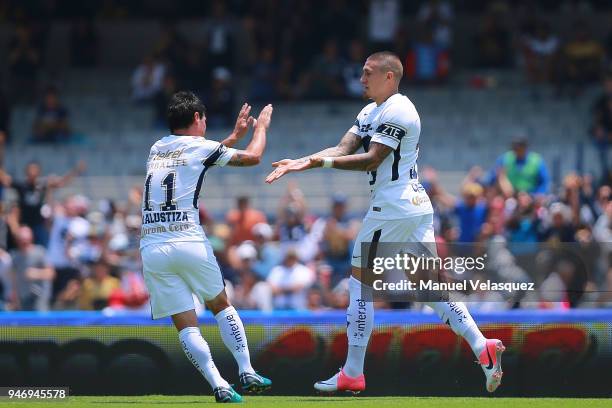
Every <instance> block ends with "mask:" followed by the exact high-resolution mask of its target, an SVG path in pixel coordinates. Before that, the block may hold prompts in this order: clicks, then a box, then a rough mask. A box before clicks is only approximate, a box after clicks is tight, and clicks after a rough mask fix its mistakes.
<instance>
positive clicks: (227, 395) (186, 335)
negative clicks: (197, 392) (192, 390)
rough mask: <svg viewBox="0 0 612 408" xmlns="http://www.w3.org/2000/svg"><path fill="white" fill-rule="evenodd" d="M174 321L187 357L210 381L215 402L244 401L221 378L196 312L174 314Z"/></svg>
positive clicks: (192, 310)
mask: <svg viewBox="0 0 612 408" xmlns="http://www.w3.org/2000/svg"><path fill="white" fill-rule="evenodd" d="M172 321H173V322H174V326H175V327H176V329H177V330H178V332H179V340H180V342H181V347H182V348H183V351H184V352H185V355H186V356H187V358H188V359H189V361H191V363H192V364H193V365H194V367H195V368H196V369H197V370H198V371H199V372H200V373H201V374H202V375H203V376H204V378H205V379H206V381H208V383H209V384H210V386H211V387H212V389H213V392H214V394H215V400H216V401H217V402H240V401H242V398H241V397H240V395H238V393H236V391H234V389H233V388H232V387H231V386H230V385H229V384H228V382H227V381H225V379H224V378H223V377H221V374H220V373H219V370H218V369H217V366H216V365H215V363H214V361H213V359H212V355H211V353H210V347H208V343H206V340H204V338H203V337H202V333H201V332H200V328H199V327H198V318H197V316H196V313H195V310H194V309H191V310H188V311H185V312H181V313H177V314H174V315H172Z"/></svg>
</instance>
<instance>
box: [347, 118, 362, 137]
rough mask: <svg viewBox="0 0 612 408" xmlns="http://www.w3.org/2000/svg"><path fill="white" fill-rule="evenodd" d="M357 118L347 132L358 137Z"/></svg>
mask: <svg viewBox="0 0 612 408" xmlns="http://www.w3.org/2000/svg"><path fill="white" fill-rule="evenodd" d="M359 126H360V125H359V116H357V119H355V123H353V126H351V128H350V129H349V130H348V131H349V132H351V133H354V134H356V135H359Z"/></svg>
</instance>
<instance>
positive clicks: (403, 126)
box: [372, 109, 411, 150]
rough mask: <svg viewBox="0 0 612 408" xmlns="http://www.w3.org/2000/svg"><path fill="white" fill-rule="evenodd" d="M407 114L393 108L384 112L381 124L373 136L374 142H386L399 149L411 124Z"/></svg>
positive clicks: (385, 143) (387, 144)
mask: <svg viewBox="0 0 612 408" xmlns="http://www.w3.org/2000/svg"><path fill="white" fill-rule="evenodd" d="M406 116H407V115H406V114H405V113H403V112H401V111H399V112H398V111H396V110H392V109H389V110H388V111H385V112H383V114H382V115H381V118H380V124H379V125H378V127H377V128H376V131H375V132H374V135H373V136H372V142H376V143H381V144H384V145H385V146H389V147H390V148H392V149H393V150H395V149H397V146H399V144H400V142H401V141H402V138H403V137H404V136H406V133H408V128H409V127H410V126H411V122H410V119H408V120H406Z"/></svg>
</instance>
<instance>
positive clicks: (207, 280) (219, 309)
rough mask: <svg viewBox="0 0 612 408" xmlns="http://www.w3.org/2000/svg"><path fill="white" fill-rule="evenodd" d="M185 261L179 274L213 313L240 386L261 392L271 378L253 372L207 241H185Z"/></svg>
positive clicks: (238, 322) (240, 327) (242, 333)
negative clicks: (181, 272) (236, 367)
mask: <svg viewBox="0 0 612 408" xmlns="http://www.w3.org/2000/svg"><path fill="white" fill-rule="evenodd" d="M182 262H184V263H185V264H186V266H189V267H188V268H187V267H186V268H185V269H182V270H183V271H184V272H183V275H182V276H183V278H184V279H185V281H186V282H187V284H188V285H189V287H190V288H191V290H192V291H193V293H194V294H195V295H196V296H197V297H198V298H199V300H200V301H201V302H204V303H205V304H206V306H207V308H208V309H209V310H210V311H211V312H212V313H213V314H214V316H215V319H216V320H217V324H218V326H219V331H220V332H221V338H222V340H223V343H224V344H225V346H226V347H227V349H228V350H229V351H230V352H231V353H232V356H233V357H234V359H235V360H236V363H237V364H238V373H239V377H240V383H241V386H242V388H243V390H245V391H247V392H261V391H264V390H266V389H268V388H270V387H271V386H272V381H270V380H269V379H268V378H265V377H263V376H261V375H259V374H257V373H256V372H255V370H254V369H253V367H252V365H251V357H250V353H249V346H248V342H247V337H246V333H245V331H244V325H243V324H242V320H241V319H240V316H239V315H238V313H237V312H236V309H235V308H234V307H233V306H232V305H231V303H230V301H229V299H228V298H227V294H226V293H225V283H224V281H223V275H222V274H221V270H220V269H219V265H218V264H217V261H216V259H215V256H214V254H213V250H212V247H211V246H210V244H209V243H208V242H204V243H189V245H186V246H185V248H184V250H183V260H182Z"/></svg>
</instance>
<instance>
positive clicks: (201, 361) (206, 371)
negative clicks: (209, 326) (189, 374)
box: [179, 327, 229, 390]
mask: <svg viewBox="0 0 612 408" xmlns="http://www.w3.org/2000/svg"><path fill="white" fill-rule="evenodd" d="M179 340H180V342H181V346H182V347H183V351H184V352H185V355H186V356H187V358H188V359H189V361H191V363H192V364H193V365H194V366H195V368H197V370H198V371H199V372H200V373H201V374H202V375H203V376H204V378H206V381H208V383H209V384H210V386H211V387H212V388H213V390H214V389H215V388H218V387H229V384H228V383H227V381H225V380H224V379H223V377H221V374H220V373H219V370H217V366H215V362H214V361H213V359H212V356H211V354H210V348H209V347H208V343H206V340H204V338H203V337H202V333H200V329H199V328H197V327H185V328H184V329H183V330H181V331H180V332H179Z"/></svg>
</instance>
